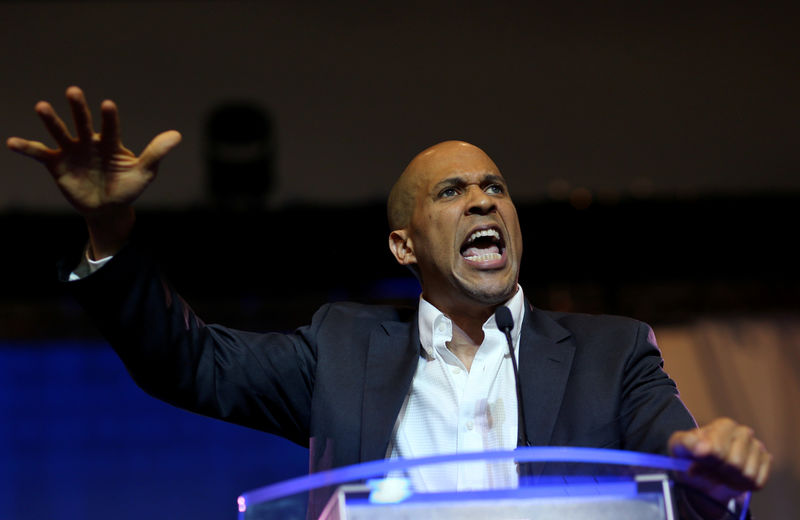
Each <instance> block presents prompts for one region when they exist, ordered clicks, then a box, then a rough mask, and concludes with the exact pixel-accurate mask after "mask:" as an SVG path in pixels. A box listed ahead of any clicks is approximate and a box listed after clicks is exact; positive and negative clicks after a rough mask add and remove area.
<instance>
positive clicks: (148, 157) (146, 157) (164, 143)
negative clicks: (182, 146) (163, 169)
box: [139, 130, 182, 170]
mask: <svg viewBox="0 0 800 520" xmlns="http://www.w3.org/2000/svg"><path fill="white" fill-rule="evenodd" d="M181 139H182V137H181V134H180V133H179V132H177V131H175V130H168V131H166V132H163V133H160V134H158V135H157V136H155V137H154V138H153V140H152V141H150V143H149V144H148V145H147V146H146V147H145V149H144V151H143V152H142V154H141V155H140V156H139V162H140V164H141V165H142V168H144V169H146V170H155V169H156V167H157V166H158V163H159V162H160V161H161V159H163V158H164V157H165V156H166V155H167V154H168V153H169V152H170V150H172V149H173V148H175V147H176V146H178V144H179V143H180V142H181Z"/></svg>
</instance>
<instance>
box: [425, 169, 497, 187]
mask: <svg viewBox="0 0 800 520" xmlns="http://www.w3.org/2000/svg"><path fill="white" fill-rule="evenodd" d="M480 183H481V184H493V183H499V184H502V185H505V183H506V181H505V179H503V177H501V176H500V175H496V174H494V173H487V174H486V175H485V176H484V177H483V178H482V179H481V181H480ZM466 184H467V181H466V180H464V178H463V177H458V176H455V177H448V178H446V179H443V180H441V181H439V182H437V183H436V185H435V186H434V187H433V189H434V190H438V189H440V188H444V187H445V186H464V185H466Z"/></svg>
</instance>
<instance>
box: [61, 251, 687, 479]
mask: <svg viewBox="0 0 800 520" xmlns="http://www.w3.org/2000/svg"><path fill="white" fill-rule="evenodd" d="M62 277H64V278H65V277H66V273H65V272H62ZM68 287H69V290H70V291H71V292H72V293H73V294H74V295H75V296H76V298H77V299H78V300H79V301H80V302H81V303H82V304H83V305H84V306H85V308H86V309H87V310H88V312H89V313H90V314H91V315H92V316H93V318H94V319H95V320H96V323H97V324H98V326H99V328H100V329H101V331H102V332H103V334H104V335H105V336H106V337H107V339H108V340H109V342H110V343H111V345H112V346H113V348H114V349H115V350H116V352H117V353H118V354H119V356H120V358H121V359H122V360H123V362H124V363H125V365H126V367H127V368H128V370H129V372H130V373H131V375H132V376H133V378H134V379H135V381H136V382H137V384H139V386H141V387H142V388H143V389H144V390H145V391H146V392H148V393H150V394H152V395H154V396H156V397H158V398H160V399H163V400H165V401H168V402H170V403H172V404H175V405H177V406H179V407H181V408H185V409H188V410H192V411H195V412H198V413H201V414H205V415H208V416H211V417H217V418H220V419H223V420H226V421H230V422H234V423H238V424H242V425H245V426H249V427H252V428H256V429H259V430H263V431H267V432H271V433H275V434H278V435H281V436H283V437H286V438H288V439H290V440H292V441H294V442H296V443H298V444H301V445H306V446H309V447H310V458H311V460H310V465H311V469H312V471H319V470H325V469H330V468H332V467H337V466H342V465H348V464H355V463H358V462H362V461H367V460H373V459H381V458H383V457H384V456H385V454H386V449H387V445H388V443H389V439H390V435H391V431H392V427H393V425H394V422H395V419H396V417H397V414H398V412H399V410H400V407H401V405H402V403H403V400H404V398H405V396H406V394H407V392H408V389H409V386H410V383H411V379H412V377H413V375H414V371H415V368H416V366H417V359H418V356H419V355H420V345H419V331H418V326H417V319H416V310H415V309H411V310H409V311H405V312H404V311H401V310H398V309H395V308H390V307H379V306H366V305H360V304H340V303H337V304H328V305H325V306H323V307H322V308H321V309H320V310H319V311H318V312H317V313H316V314H315V315H314V317H313V319H312V321H311V324H310V325H308V326H305V327H301V328H299V329H298V330H296V331H295V332H293V333H291V334H280V333H267V334H261V333H251V332H243V331H238V330H231V329H229V328H225V327H222V326H218V325H206V324H204V323H203V322H202V321H201V320H200V319H199V318H198V317H197V316H196V315H195V314H194V313H193V312H192V310H191V309H190V308H189V306H188V305H187V304H186V303H185V302H184V301H183V300H182V299H181V298H180V296H179V295H178V294H177V293H176V292H175V291H174V290H173V289H172V288H171V287H170V286H169V284H167V283H166V282H165V281H164V280H163V279H162V277H161V275H160V274H159V272H158V269H157V267H156V265H155V263H154V262H152V261H151V260H150V259H149V258H148V257H147V255H144V254H142V253H141V252H140V251H139V250H138V249H137V248H136V247H132V246H131V247H128V248H126V249H124V250H123V251H121V252H120V253H118V254H117V255H116V256H115V257H114V258H113V259H112V260H111V261H110V262H109V263H108V264H107V265H106V266H105V267H103V268H102V269H100V270H99V271H97V272H96V273H94V274H92V275H90V276H88V277H86V278H85V279H83V280H81V281H77V282H71V283H69V284H68ZM522 327H523V328H522V335H521V343H520V353H519V370H520V379H521V385H522V392H523V395H524V407H525V417H526V420H527V429H528V432H529V437H530V439H531V441H532V444H534V445H570V446H595V447H605V448H621V449H627V450H635V451H646V452H654V453H665V451H666V443H667V438H668V437H669V435H670V433H672V432H673V431H675V430H678V429H687V428H691V427H693V426H694V421H693V419H692V417H691V415H690V414H689V412H688V411H687V410H686V408H685V407H684V405H683V404H682V402H681V401H680V399H679V397H678V393H677V390H676V387H675V384H674V383H673V382H672V380H671V379H669V377H668V376H667V375H666V374H665V373H664V371H663V370H662V359H661V355H660V352H659V350H658V348H657V347H656V345H655V341H654V338H653V334H652V331H651V330H650V328H649V327H648V326H647V325H645V324H643V323H640V322H637V321H635V320H632V319H628V318H621V317H612V316H590V315H581V314H566V313H556V312H545V311H542V310H538V309H536V308H534V307H532V306H530V305H528V304H527V303H526V311H525V319H524V322H523V325H522Z"/></svg>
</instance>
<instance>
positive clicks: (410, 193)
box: [386, 141, 497, 230]
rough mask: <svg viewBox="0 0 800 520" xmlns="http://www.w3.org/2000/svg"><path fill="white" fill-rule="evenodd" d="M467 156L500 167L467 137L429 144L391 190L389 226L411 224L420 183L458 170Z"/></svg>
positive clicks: (388, 204) (401, 226)
mask: <svg viewBox="0 0 800 520" xmlns="http://www.w3.org/2000/svg"><path fill="white" fill-rule="evenodd" d="M465 158H468V159H469V160H471V161H474V160H476V159H477V160H480V161H483V162H486V163H487V165H491V167H492V168H493V169H494V170H497V166H496V165H495V164H494V162H492V160H491V159H490V158H489V156H488V155H486V153H485V152H484V151H483V150H481V149H480V148H478V147H477V146H475V145H472V144H469V143H466V142H464V141H444V142H441V143H438V144H435V145H433V146H431V147H430V148H426V149H425V150H423V151H422V152H420V153H419V154H418V155H417V156H416V157H414V158H413V159H412V160H411V162H410V163H408V166H406V169H405V170H403V173H402V174H401V175H400V178H399V179H397V182H395V184H394V186H393V187H392V191H391V192H390V193H389V200H388V201H387V204H386V213H387V216H388V219H389V228H390V229H392V230H395V229H403V228H405V227H407V226H408V224H409V222H410V221H411V215H412V214H413V213H414V206H415V204H416V196H417V193H418V192H419V187H420V185H421V184H422V183H423V182H424V181H425V180H426V179H427V177H428V176H429V175H431V174H432V173H434V172H438V171H442V170H444V169H451V170H456V169H457V168H458V164H459V162H460V161H463V160H465Z"/></svg>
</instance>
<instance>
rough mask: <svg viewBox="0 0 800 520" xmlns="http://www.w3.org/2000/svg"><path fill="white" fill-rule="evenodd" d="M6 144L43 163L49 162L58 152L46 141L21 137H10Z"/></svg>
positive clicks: (15, 150) (13, 149)
mask: <svg viewBox="0 0 800 520" xmlns="http://www.w3.org/2000/svg"><path fill="white" fill-rule="evenodd" d="M6 146H8V148H9V150H12V151H14V152H17V153H20V154H22V155H25V156H27V157H30V158H31V159H36V160H37V161H39V162H43V163H46V162H48V161H49V160H50V159H51V158H52V157H53V156H54V155H55V154H56V153H58V152H57V151H56V150H52V149H50V148H48V147H47V146H46V145H45V144H44V143H40V142H39V141H29V140H27V139H22V138H21V137H9V138H8V140H6Z"/></svg>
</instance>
